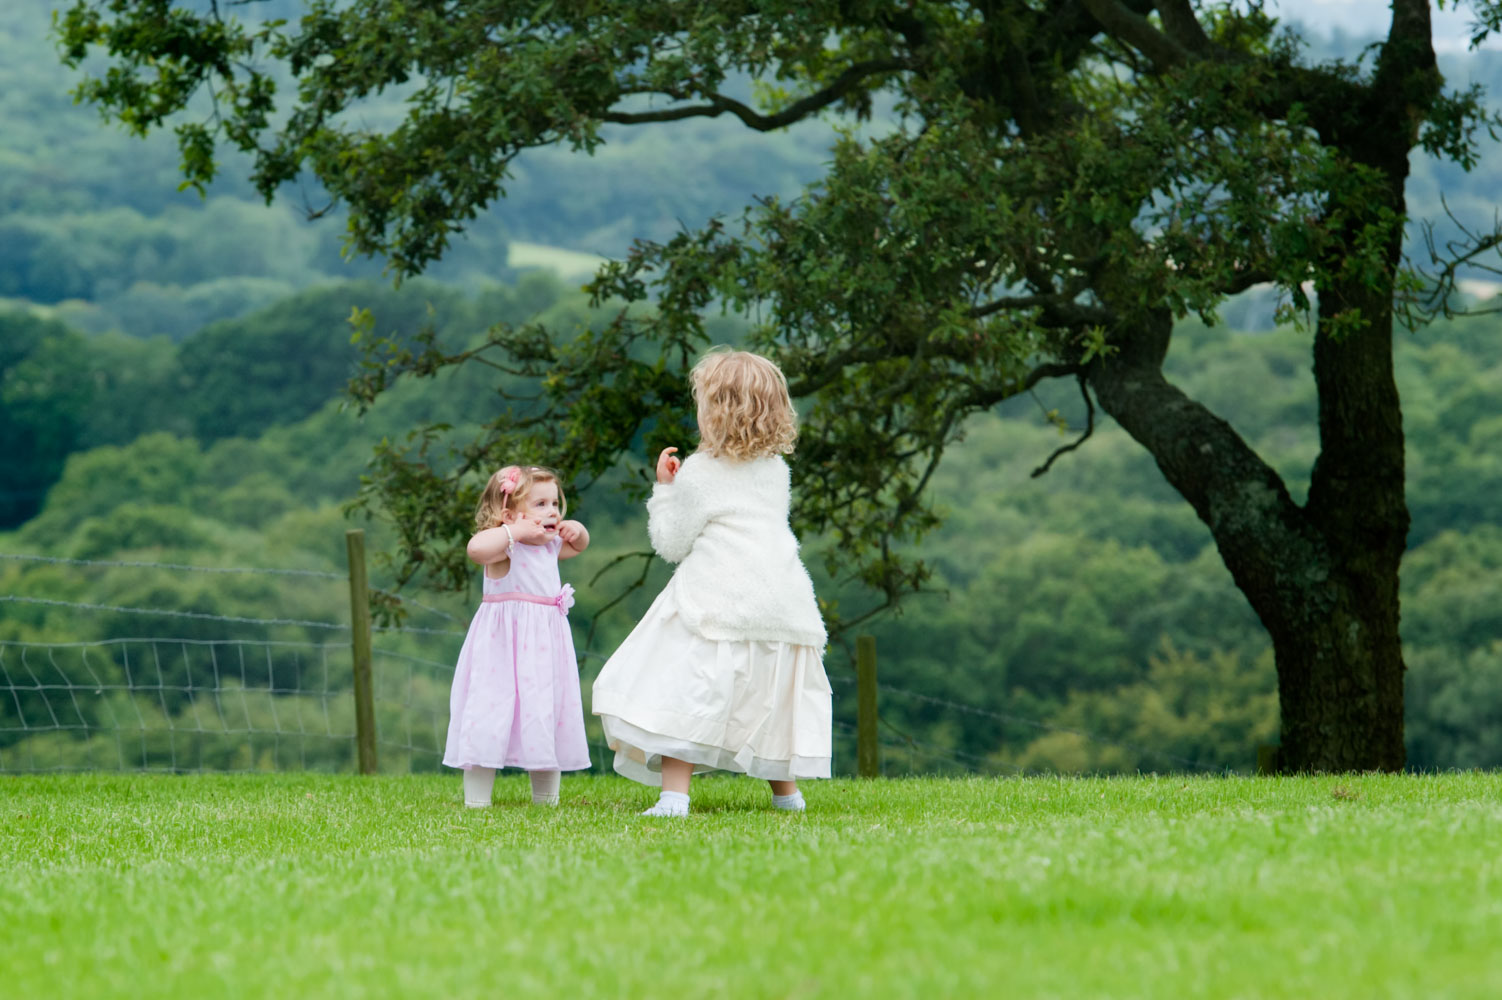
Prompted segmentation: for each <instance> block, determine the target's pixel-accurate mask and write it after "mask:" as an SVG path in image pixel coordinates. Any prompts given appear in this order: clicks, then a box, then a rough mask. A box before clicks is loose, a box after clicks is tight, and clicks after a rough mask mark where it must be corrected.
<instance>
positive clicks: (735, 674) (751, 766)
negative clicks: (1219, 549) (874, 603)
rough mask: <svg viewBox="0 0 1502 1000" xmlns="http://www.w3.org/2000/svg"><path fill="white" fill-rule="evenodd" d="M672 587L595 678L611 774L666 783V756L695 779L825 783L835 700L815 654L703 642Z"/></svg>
mask: <svg viewBox="0 0 1502 1000" xmlns="http://www.w3.org/2000/svg"><path fill="white" fill-rule="evenodd" d="M675 584H676V581H669V583H668V586H667V587H666V588H665V589H664V590H663V592H662V593H661V594H659V595H658V596H657V600H656V601H654V602H652V606H651V608H649V609H648V611H647V613H646V615H645V616H643V618H642V620H641V622H640V623H639V624H638V625H637V626H636V628H635V629H634V630H632V632H631V634H630V635H629V636H628V637H627V638H626V641H625V642H623V643H622V644H621V647H620V648H619V649H617V650H616V651H615V655H613V656H611V658H610V660H609V662H607V663H606V664H605V666H604V668H603V669H602V670H601V671H600V675H599V677H597V678H596V679H595V683H594V700H593V706H592V711H593V712H594V714H595V715H598V716H599V717H600V723H601V725H602V727H603V728H604V730H605V740H606V743H607V744H608V745H609V746H610V748H611V749H612V750H614V751H615V770H616V771H617V772H619V773H620V774H622V775H624V776H626V777H628V778H630V779H632V780H633V781H639V782H641V783H642V784H645V785H661V784H662V758H663V757H674V758H677V759H678V760H684V761H688V762H690V763H692V764H693V765H694V772H695V773H696V774H697V773H700V772H703V771H714V770H724V771H736V772H740V773H742V774H748V775H750V776H752V777H754V778H766V779H769V780H773V781H788V780H796V779H799V778H827V777H829V773H830V753H831V751H830V727H831V722H832V719H831V699H830V688H829V679H828V678H827V677H826V676H825V674H824V664H823V660H822V657H821V656H820V652H819V650H817V649H815V648H814V647H812V646H801V645H797V644H794V643H788V642H773V641H764V640H714V639H706V638H704V637H703V636H701V635H699V634H698V633H696V632H693V631H692V630H690V629H689V628H688V627H687V626H686V625H685V624H684V623H683V620H682V618H681V617H680V616H679V615H678V613H677V610H676V603H675V601H674V599H673V589H674V586H675Z"/></svg>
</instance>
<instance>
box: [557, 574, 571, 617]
mask: <svg viewBox="0 0 1502 1000" xmlns="http://www.w3.org/2000/svg"><path fill="white" fill-rule="evenodd" d="M553 606H554V607H556V608H557V609H558V613H559V614H560V615H563V616H564V617H565V618H567V617H568V609H569V608H571V607H573V606H574V588H573V585H572V584H567V583H565V584H564V585H563V589H562V590H560V591H558V596H557V597H555V598H553Z"/></svg>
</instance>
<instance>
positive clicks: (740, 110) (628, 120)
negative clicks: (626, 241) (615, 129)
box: [600, 59, 912, 132]
mask: <svg viewBox="0 0 1502 1000" xmlns="http://www.w3.org/2000/svg"><path fill="white" fill-rule="evenodd" d="M911 68H912V62H911V61H910V60H907V59H873V60H870V61H869V62H863V63H856V64H855V65H854V66H851V67H850V68H849V69H847V70H845V72H843V73H841V74H840V75H839V76H838V77H836V78H835V80H834V82H833V83H831V84H830V85H829V86H827V87H825V88H824V89H823V90H820V91H817V92H815V93H812V94H809V95H808V96H807V97H804V98H801V99H799V100H797V101H794V102H793V103H792V104H789V105H788V106H787V107H786V108H783V109H782V110H781V111H779V112H777V114H775V115H763V114H760V113H758V112H757V111H756V110H754V109H753V108H751V107H749V106H748V105H745V104H742V103H741V102H740V101H737V100H735V99H734V98H732V97H726V96H725V95H723V94H709V95H707V97H706V100H708V101H709V103H708V104H694V105H689V106H688V107H681V108H665V109H663V110H662V111H639V112H632V111H607V112H605V113H604V114H602V115H600V120H601V121H606V122H613V123H615V124H617V125H644V124H647V123H650V122H673V121H682V120H683V119H685V118H716V117H718V116H720V115H722V114H724V113H726V112H727V111H728V112H730V113H731V114H733V115H735V116H736V117H737V118H739V119H740V120H741V121H743V122H745V123H746V124H747V125H748V126H750V127H751V128H753V129H756V130H757V131H758V132H771V131H774V130H776V129H779V128H786V127H787V126H789V125H793V124H795V123H797V122H799V121H802V120H803V119H804V118H807V117H808V116H809V115H811V114H813V113H814V112H816V111H820V110H822V109H823V108H826V107H828V106H829V105H831V104H833V103H834V102H836V101H838V100H839V99H840V98H842V97H844V96H845V95H846V94H848V93H850V92H851V91H852V90H854V89H855V88H856V85H857V84H859V83H860V82H861V81H863V80H865V79H866V78H867V77H871V76H877V75H879V74H882V73H895V72H898V71H900V70H904V69H911Z"/></svg>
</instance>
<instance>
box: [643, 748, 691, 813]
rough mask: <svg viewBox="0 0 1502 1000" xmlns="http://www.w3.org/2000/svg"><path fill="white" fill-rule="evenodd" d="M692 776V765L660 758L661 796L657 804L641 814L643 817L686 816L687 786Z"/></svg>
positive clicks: (673, 759)
mask: <svg viewBox="0 0 1502 1000" xmlns="http://www.w3.org/2000/svg"><path fill="white" fill-rule="evenodd" d="M693 776H694V765H692V764H690V763H689V762H688V761H686V760H679V759H678V758H676V757H664V758H662V794H661V795H660V796H658V797H657V804H656V805H655V806H653V807H652V808H651V809H648V810H646V811H644V812H643V813H642V815H643V816H687V815H688V784H689V781H690V779H692V778H693Z"/></svg>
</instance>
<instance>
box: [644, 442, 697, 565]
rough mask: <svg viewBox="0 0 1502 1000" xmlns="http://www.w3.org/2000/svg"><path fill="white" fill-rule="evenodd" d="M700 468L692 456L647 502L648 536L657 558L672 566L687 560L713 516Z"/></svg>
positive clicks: (658, 485) (653, 492) (655, 490)
mask: <svg viewBox="0 0 1502 1000" xmlns="http://www.w3.org/2000/svg"><path fill="white" fill-rule="evenodd" d="M697 466H698V463H697V461H696V460H695V458H694V456H689V459H688V461H686V462H684V463H683V466H682V468H681V469H680V470H679V471H678V472H677V473H676V475H674V476H673V477H672V479H671V481H670V482H659V483H658V484H657V485H656V486H654V487H652V495H651V497H649V498H648V499H647V536H648V537H649V538H651V540H652V548H654V549H656V550H657V554H658V555H660V556H662V558H664V559H666V560H667V561H668V562H671V563H677V562H682V561H683V560H684V559H685V558H687V556H688V553H689V550H690V549H692V548H693V547H694V541H695V540H696V539H697V538H698V537H699V534H700V532H702V531H703V530H704V526H705V525H706V524H708V523H709V518H710V515H711V513H712V510H711V508H710V502H709V501H710V497H709V495H708V494H707V493H706V492H705V490H706V487H707V485H708V484H706V483H704V482H702V476H701V475H700V473H701V472H702V470H701V469H700V468H698V467H697Z"/></svg>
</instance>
